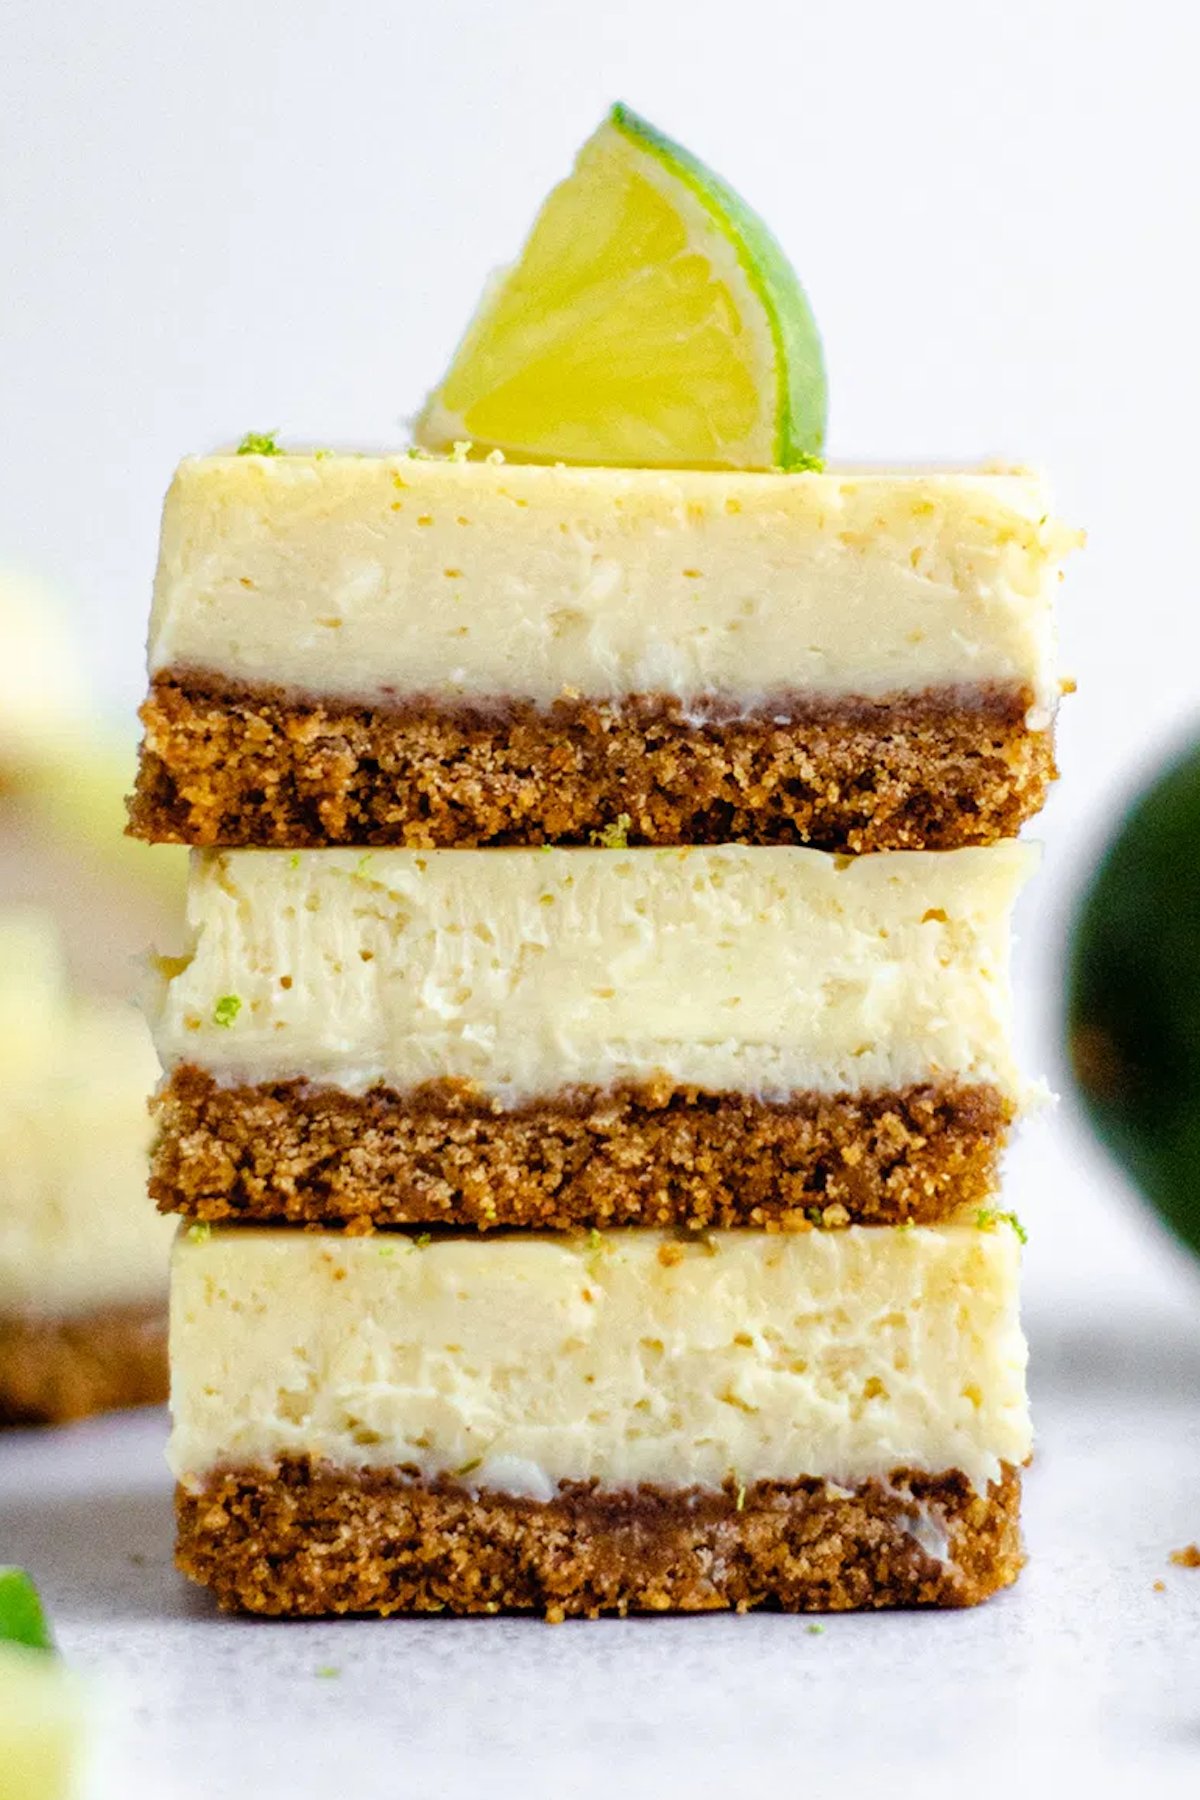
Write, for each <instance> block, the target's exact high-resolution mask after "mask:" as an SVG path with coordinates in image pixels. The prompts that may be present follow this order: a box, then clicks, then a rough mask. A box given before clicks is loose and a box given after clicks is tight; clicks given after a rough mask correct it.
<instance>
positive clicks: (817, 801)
mask: <svg viewBox="0 0 1200 1800" xmlns="http://www.w3.org/2000/svg"><path fill="white" fill-rule="evenodd" d="M1031 704H1032V694H1031V693H1030V692H1029V691H1027V690H1025V689H1023V688H991V687H987V688H984V687H981V688H980V689H979V690H977V691H976V690H973V689H972V690H964V691H959V690H952V691H948V692H945V693H943V692H941V691H940V690H939V691H933V692H930V693H928V694H917V695H900V696H892V697H889V698H885V699H882V700H847V701H845V702H840V703H837V702H835V703H830V702H821V703H817V702H805V701H804V699H803V697H800V698H798V699H795V700H793V701H790V702H786V703H781V706H782V710H777V709H775V708H772V709H771V711H770V712H769V713H764V714H762V715H753V716H750V717H741V716H735V717H731V718H725V717H722V716H720V715H719V714H717V713H713V714H712V716H711V717H709V716H706V717H703V718H701V719H699V720H697V719H693V718H691V717H689V716H687V715H685V714H684V713H683V711H682V709H681V707H680V705H679V703H678V702H677V701H673V700H671V699H669V698H666V697H663V696H655V695H649V696H646V695H641V696H633V697H631V698H629V699H628V700H625V701H619V702H600V701H589V700H582V699H578V700H572V699H563V700H559V701H557V702H556V703H555V704H554V705H553V706H552V707H550V708H538V707H535V706H533V705H532V704H529V703H525V702H511V703H497V704H496V705H494V706H491V707H474V708H457V709H456V708H453V707H448V706H441V707H439V706H438V704H437V703H436V702H429V703H425V704H421V703H417V702H413V703H411V704H408V705H397V706H396V707H395V708H392V709H385V708H381V707H365V706H360V707H353V706H347V705H345V704H343V703H340V702H338V703H333V702H329V703H325V702H322V701H321V700H320V699H304V700H301V699H296V698H293V697H290V696H287V695H284V694H280V693H278V692H275V691H273V690H259V689H246V688H245V687H238V686H236V685H235V686H231V687H228V688H223V687H222V686H221V684H220V682H219V680H216V679H214V678H213V677H201V676H197V675H190V674H187V673H175V674H165V675H162V676H160V677H158V678H157V679H156V680H155V682H154V684H153V686H152V688H151V692H150V695H149V698H148V699H147V700H146V702H145V704H144V706H143V708H142V722H143V726H144V738H143V742H142V751H141V762H140V770H139V774H138V780H137V788H136V792H135V794H134V796H133V799H132V801H131V805H130V821H131V823H130V829H131V832H132V834H133V835H134V836H135V837H141V838H145V839H147V840H149V841H151V842H164V843H186V844H195V845H208V846H217V845H230V846H232V845H237V846H251V845H258V846H274V847H276V848H285V849H304V848H313V847H320V846H326V845H363V846H368V845H375V846H379V845H407V846H409V847H412V848H415V849H433V848H437V847H454V846H458V847H470V846H483V845H489V844H511V845H521V844H541V843H554V844H587V843H589V842H592V841H593V840H595V839H597V838H602V834H603V833H605V832H606V831H611V830H612V828H613V825H614V822H615V821H618V820H624V819H627V820H628V841H629V842H630V843H631V844H656V845H676V844H725V843H747V844H808V845H811V846H813V847H814V848H816V849H820V850H831V851H844V852H851V853H854V854H860V853H862V852H865V851H871V850H920V849H925V850H949V849H954V848H957V847H959V846H961V845H967V844H989V843H993V842H995V841H996V840H997V839H999V838H1005V837H1014V836H1015V835H1016V834H1017V832H1018V831H1019V830H1020V827H1021V825H1022V824H1023V823H1024V821H1025V820H1026V819H1028V818H1030V817H1031V816H1032V815H1033V814H1034V813H1036V812H1037V811H1038V810H1039V809H1040V807H1041V806H1042V804H1043V802H1044V800H1045V795H1046V789H1047V785H1048V784H1049V782H1050V781H1052V780H1053V779H1054V776H1055V773H1056V771H1055V767H1054V746H1053V735H1052V731H1051V730H1050V728H1048V727H1047V728H1046V729H1041V730H1035V729H1031V728H1030V726H1029V725H1028V724H1027V722H1026V720H1027V715H1028V712H1029V708H1030V706H1031Z"/></svg>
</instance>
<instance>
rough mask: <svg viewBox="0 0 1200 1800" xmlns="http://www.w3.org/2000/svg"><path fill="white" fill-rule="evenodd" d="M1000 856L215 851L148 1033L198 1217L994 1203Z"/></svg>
mask: <svg viewBox="0 0 1200 1800" xmlns="http://www.w3.org/2000/svg"><path fill="white" fill-rule="evenodd" d="M1032 861H1033V853H1032V852H1031V851H1029V850H1028V849H1026V848H1025V847H1024V846H1023V845H1020V844H1014V843H1007V844H1001V845H996V846H994V847H993V848H991V849H988V850H982V849H976V850H954V851H945V852H942V853H939V854H933V853H929V852H897V853H895V854H893V855H888V856H883V855H875V856H864V857H843V858H836V857H832V856H829V855H826V854H825V853H823V852H821V851H816V850H799V849H786V848H782V847H779V848H773V849H765V848H764V849H752V848H747V847H743V846H729V847H727V848H724V849H719V850H717V849H706V848H698V849H684V850H647V849H634V850H619V849H615V848H614V849H608V850H600V849H596V850H569V849H567V850H558V849H555V850H550V849H547V850H432V851H426V852H421V851H412V850H379V851H375V852H371V853H367V854H360V853H358V852H354V851H346V850H322V851H311V852H308V853H306V854H304V855H299V854H296V853H290V854H289V853H287V852H281V851H236V850H235V851H224V852H215V851H209V852H204V853H201V854H199V855H198V857H197V859H196V861H195V864H194V866H193V871H192V880H191V890H190V897H189V918H190V926H191V949H190V951H189V953H188V954H187V955H186V956H184V957H180V958H175V959H172V960H169V961H167V962H166V963H165V964H164V965H163V967H164V980H163V983H162V987H161V991H160V995H159V998H158V1002H157V1005H156V1007H155V1010H154V1018H153V1025H154V1030H155V1037H156V1042H157V1046H158V1050H159V1054H160V1057H161V1059H162V1062H163V1065H164V1068H165V1069H166V1070H167V1075H168V1079H167V1084H166V1087H165V1089H164V1092H163V1094H162V1096H161V1097H160V1100H159V1102H158V1110H159V1132H158V1137H157V1142H156V1148H155V1152H154V1169H153V1177H152V1191H153V1192H154V1194H155V1197H156V1198H157V1200H158V1202H159V1204H160V1205H161V1206H162V1207H163V1208H164V1209H167V1210H176V1211H180V1212H185V1213H191V1214H193V1215H195V1216H198V1217H201V1218H206V1219H221V1218H227V1217H240V1218H256V1219H261V1220H271V1219H288V1220H294V1221H297V1222H301V1223H323V1224H331V1225H342V1224H346V1223H354V1224H362V1223H365V1222H372V1223H374V1224H377V1225H379V1224H414V1225H428V1224H443V1223H445V1224H455V1225H473V1226H492V1225H523V1226H528V1225H539V1226H558V1227H567V1226H572V1225H581V1226H584V1227H590V1226H593V1225H600V1226H607V1225H614V1224H615V1225H691V1226H697V1227H699V1226H708V1225H714V1224H715V1225H767V1224H775V1225H778V1224H784V1225H786V1224H789V1223H790V1224H796V1223H799V1222H803V1221H804V1220H805V1219H806V1218H809V1217H810V1216H811V1215H812V1214H813V1212H814V1211H815V1212H817V1213H818V1215H820V1216H824V1215H825V1214H828V1215H829V1217H830V1219H831V1220H836V1221H840V1222H845V1221H846V1220H847V1219H855V1220H862V1221H870V1222H873V1223H881V1224H898V1223H903V1222H905V1221H912V1220H920V1221H933V1220H939V1219H944V1218H946V1217H947V1216H948V1215H950V1214H951V1213H953V1212H954V1210H955V1209H956V1208H960V1207H962V1206H965V1205H977V1206H978V1205H984V1204H987V1203H989V1202H990V1200H991V1197H992V1194H993V1190H994V1187H995V1182H996V1162H997V1156H998V1152H999V1149H1000V1146H1001V1144H1002V1142H1003V1140H1004V1137H1005V1134H1006V1131H1007V1128H1008V1125H1009V1123H1010V1121H1011V1120H1012V1118H1013V1115H1014V1112H1015V1111H1016V1109H1017V1107H1018V1105H1019V1103H1020V1100H1021V1084H1020V1081H1019V1078H1018V1076H1017V1073H1016V1071H1015V1069H1014V1067H1013V1063H1012V1056H1011V1051H1010V1048H1009V1041H1008V1037H1009V992H1008V935H1009V934H1008V920H1009V912H1010V909H1011V906H1012V902H1013V899H1014V896H1015V893H1016V890H1017V888H1018V887H1019V885H1020V883H1021V881H1022V880H1023V878H1024V876H1025V875H1026V873H1027V871H1028V869H1029V867H1030V865H1031V862H1032Z"/></svg>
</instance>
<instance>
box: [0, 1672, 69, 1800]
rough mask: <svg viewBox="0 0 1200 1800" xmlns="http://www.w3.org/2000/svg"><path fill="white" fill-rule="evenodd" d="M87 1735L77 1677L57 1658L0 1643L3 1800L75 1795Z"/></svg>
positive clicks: (0, 1797) (57, 1798) (61, 1799)
mask: <svg viewBox="0 0 1200 1800" xmlns="http://www.w3.org/2000/svg"><path fill="white" fill-rule="evenodd" d="M85 1731H86V1702H85V1699H84V1693H83V1689H82V1687H81V1684H80V1682H79V1680H78V1677H77V1676H75V1675H73V1674H72V1673H71V1672H70V1670H69V1669H64V1668H63V1666H62V1664H61V1663H60V1662H59V1661H58V1659H57V1658H56V1657H52V1656H41V1655H39V1654H38V1652H37V1651H36V1650H29V1649H26V1648H25V1647H24V1646H23V1645H20V1644H0V1800H67V1797H68V1796H70V1795H73V1794H75V1793H76V1792H77V1784H78V1777H79V1772H80V1765H81V1761H82V1754H83V1747H84V1737H85Z"/></svg>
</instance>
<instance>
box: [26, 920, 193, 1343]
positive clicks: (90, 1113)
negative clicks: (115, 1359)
mask: <svg viewBox="0 0 1200 1800" xmlns="http://www.w3.org/2000/svg"><path fill="white" fill-rule="evenodd" d="M153 1079H154V1054H153V1051H152V1049H151V1046H150V1043H149V1040H148V1037H147V1034H146V1028H145V1025H144V1024H143V1022H142V1020H141V1019H139V1017H138V1016H137V1013H136V1012H135V1011H134V1010H133V1008H132V1007H129V1006H122V1005H119V1004H116V1003H112V1002H98V1001H91V1002H87V1001H80V1000H76V999H73V998H72V997H71V995H70V994H69V992H68V989H67V984H66V980H65V977H64V975H63V973H62V968H61V962H60V959H59V955H58V950H57V946H56V944H55V941H54V936H53V932H52V930H51V927H50V926H49V923H48V921H47V920H46V919H45V918H44V916H42V915H40V914H36V913H33V912H25V913H15V912H14V913H0V1313H12V1312H17V1313H27V1312H29V1313H45V1314H49V1315H59V1314H72V1313H85V1312H89V1311H92V1310H95V1309H98V1308H103V1307H105V1306H116V1305H123V1304H126V1303H137V1302H141V1301H154V1300H157V1299H159V1298H160V1297H162V1298H165V1292H166V1278H167V1249H168V1245H169V1242H170V1236H171V1224H170V1221H169V1220H167V1219H162V1218H160V1217H159V1216H158V1215H157V1214H156V1213H155V1211H154V1208H153V1207H152V1206H151V1204H150V1202H149V1200H148V1199H147V1197H146V1153H147V1149H148V1146H149V1138H150V1121H149V1118H148V1115H147V1110H146V1094H147V1091H148V1090H149V1088H150V1086H151V1084H152V1082H153Z"/></svg>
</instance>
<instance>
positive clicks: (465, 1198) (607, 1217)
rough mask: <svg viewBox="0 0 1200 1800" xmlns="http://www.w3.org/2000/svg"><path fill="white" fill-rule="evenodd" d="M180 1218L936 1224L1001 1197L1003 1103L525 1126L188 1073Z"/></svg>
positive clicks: (555, 1108)
mask: <svg viewBox="0 0 1200 1800" xmlns="http://www.w3.org/2000/svg"><path fill="white" fill-rule="evenodd" d="M154 1106H155V1110H156V1114H157V1120H158V1129H157V1134H156V1142H155V1145H154V1149H153V1152H152V1155H151V1171H150V1192H151V1194H152V1196H153V1197H154V1199H155V1200H156V1201H157V1203H158V1206H159V1209H160V1211H162V1212H179V1213H185V1214H187V1215H189V1216H191V1217H193V1218H198V1219H210V1220H216V1219H245V1220H257V1221H264V1220H276V1221H284V1222H287V1223H291V1224H305V1225H317V1224H320V1225H324V1226H327V1227H328V1226H341V1227H346V1228H349V1229H351V1230H369V1229H370V1228H371V1227H372V1226H376V1225H455V1226H470V1227H479V1228H486V1227H488V1226H533V1227H537V1228H539V1229H552V1230H564V1229H570V1228H573V1227H578V1226H583V1227H588V1226H598V1227H599V1226H617V1225H642V1226H659V1227H664V1226H676V1225H682V1226H690V1227H693V1228H696V1229H703V1228H707V1227H721V1228H724V1227H729V1226H739V1225H741V1226H756V1227H759V1228H760V1229H761V1228H766V1229H771V1228H775V1229H801V1230H804V1229H808V1227H809V1226H810V1225H811V1224H814V1223H823V1224H827V1225H845V1224H850V1223H857V1224H872V1225H898V1224H902V1223H905V1222H907V1221H911V1222H913V1223H914V1224H935V1223H937V1222H938V1221H939V1220H942V1219H945V1218H948V1217H949V1216H950V1215H951V1214H952V1213H954V1212H956V1211H958V1210H959V1209H960V1208H962V1207H964V1206H981V1205H984V1204H985V1203H986V1202H987V1201H988V1200H989V1199H990V1198H991V1196H992V1195H993V1193H994V1191H995V1186H996V1181H997V1163H998V1159H999V1155H1000V1151H1001V1149H1002V1147H1003V1144H1004V1140H1005V1137H1006V1135H1007V1132H1008V1127H1009V1125H1010V1123H1011V1121H1012V1118H1013V1112H1014V1108H1013V1105H1012V1102H1011V1101H1010V1100H1008V1099H1007V1098H1006V1097H1005V1096H1004V1095H1003V1094H1002V1093H1001V1092H1000V1090H999V1089H998V1088H995V1087H992V1086H989V1085H985V1084H979V1085H965V1084H955V1083H945V1084H943V1085H938V1086H920V1087H908V1088H904V1089H901V1090H897V1091H895V1092H888V1093H879V1094H870V1093H865V1094H836V1095H827V1094H815V1093H805V1094H797V1095H795V1096H794V1097H792V1098H791V1099H790V1100H788V1101H787V1102H785V1103H782V1104H771V1103H768V1102H766V1101H762V1100H756V1099H754V1098H752V1097H751V1096H748V1095H744V1094H733V1093H717V1094H712V1093H704V1092H697V1091H695V1090H693V1089H680V1088H672V1087H671V1086H670V1084H669V1083H664V1084H663V1085H662V1086H661V1087H654V1086H649V1085H647V1086H644V1087H636V1088H624V1089H614V1090H600V1089H573V1090H565V1091H564V1092H563V1093H561V1094H559V1095H556V1096H554V1097H553V1098H552V1099H547V1100H540V1101H536V1102H531V1103H528V1104H526V1105H524V1106H521V1107H518V1108H516V1109H514V1110H511V1111H503V1110H501V1109H500V1108H499V1107H498V1106H497V1105H496V1104H495V1103H494V1102H492V1101H490V1100H488V1099H487V1098H486V1097H481V1096H479V1095H478V1094H477V1093H476V1092H475V1091H474V1090H473V1089H472V1088H471V1087H470V1086H469V1085H468V1084H466V1083H463V1082H455V1081H436V1082H430V1083H427V1084H426V1085H425V1086H423V1087H421V1088H418V1089H416V1090H414V1091H412V1092H409V1093H401V1092H398V1091H397V1090H396V1089H394V1088H388V1087H375V1088H372V1089H370V1090H369V1091H368V1092H366V1093H365V1094H361V1095H356V1094H349V1093H345V1092H343V1091H342V1090H341V1089H339V1088H333V1087H321V1086H315V1085H312V1084H309V1083H307V1082H305V1081H302V1080H297V1081H284V1082H277V1083H264V1084H261V1085H257V1086H245V1087H221V1086H219V1085H218V1083H217V1082H216V1081H215V1080H214V1079H213V1077H212V1076H211V1075H209V1074H208V1073H206V1072H205V1071H204V1070H202V1069H199V1068H196V1067H195V1066H193V1065H188V1064H185V1065H183V1066H181V1067H179V1068H177V1069H176V1070H175V1071H174V1072H173V1074H172V1075H171V1077H170V1079H169V1081H168V1082H167V1084H166V1086H165V1088H164V1090H163V1091H162V1092H161V1093H160V1095H159V1097H158V1098H157V1100H156V1101H155V1102H154Z"/></svg>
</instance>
